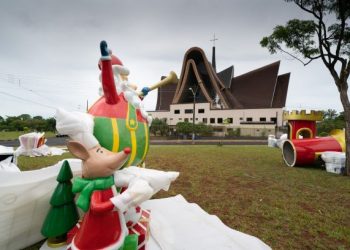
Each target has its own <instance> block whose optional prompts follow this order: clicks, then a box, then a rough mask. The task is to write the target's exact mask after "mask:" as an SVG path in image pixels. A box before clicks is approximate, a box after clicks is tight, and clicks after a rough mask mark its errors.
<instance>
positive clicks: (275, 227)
mask: <svg viewBox="0 0 350 250" xmlns="http://www.w3.org/2000/svg"><path fill="white" fill-rule="evenodd" d="M67 156H69V154H66V155H64V156H63V157H67ZM38 159H39V158H35V160H33V161H32V162H29V161H28V160H27V159H26V158H24V157H22V158H21V159H20V161H19V165H20V166H21V167H22V168H23V169H29V167H28V166H30V167H34V168H37V167H38V166H40V164H36V163H34V161H37V160H38ZM54 160H55V162H57V160H58V158H56V159H54ZM50 161H51V159H50V158H47V160H46V161H45V164H46V165H51V164H52V163H50ZM41 166H42V165H41ZM147 166H148V167H152V168H155V169H163V170H176V171H179V172H180V176H179V178H178V179H177V180H176V182H174V183H173V184H172V186H171V188H170V190H169V191H168V192H161V193H159V194H157V196H156V197H155V198H163V197H168V196H173V195H176V194H182V195H183V196H184V197H185V198H186V199H187V200H188V201H189V202H195V203H197V204H198V205H200V206H201V207H202V208H203V209H204V210H206V211H207V212H208V213H210V214H215V215H217V216H218V217H219V218H220V219H221V220H222V221H223V222H224V223H225V224H226V225H228V226H229V227H231V228H233V229H236V230H239V231H242V232H244V233H248V234H251V235H254V236H256V237H258V238H260V239H262V240H263V241H264V242H266V243H267V244H268V245H270V246H271V247H272V248H273V249H350V212H349V211H350V178H349V177H343V176H338V175H334V174H330V173H327V172H325V171H324V170H322V169H318V168H289V167H286V166H285V165H284V163H283V162H282V157H281V154H280V151H279V150H278V149H273V148H267V147H265V146H222V147H218V146H152V147H151V148H150V152H149V154H148V160H147ZM31 249H33V248H31Z"/></svg>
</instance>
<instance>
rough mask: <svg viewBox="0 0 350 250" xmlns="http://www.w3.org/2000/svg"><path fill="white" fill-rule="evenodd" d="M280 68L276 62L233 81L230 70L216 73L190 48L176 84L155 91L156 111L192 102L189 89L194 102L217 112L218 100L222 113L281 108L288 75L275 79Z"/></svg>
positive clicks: (286, 90) (208, 63)
mask: <svg viewBox="0 0 350 250" xmlns="http://www.w3.org/2000/svg"><path fill="white" fill-rule="evenodd" d="M279 65H280V62H279V61H278V62H275V63H272V64H269V65H266V66H264V67H261V68H259V69H256V70H253V71H250V72H248V73H245V74H243V75H240V76H237V77H234V68H233V66H231V67H228V68H227V69H225V70H223V71H221V72H219V73H216V72H215V70H214V69H213V67H212V65H211V63H210V62H209V61H208V59H207V57H206V55H205V53H204V51H203V50H202V49H201V48H198V47H193V48H191V49H189V50H188V51H187V52H186V54H185V56H184V60H183V64H182V69H181V74H180V79H179V82H178V84H177V85H168V86H164V87H161V88H160V89H159V90H158V100H157V106H156V110H157V111H160V110H169V107H170V104H181V103H191V102H193V94H192V92H191V91H190V88H192V89H196V90H197V95H196V102H199V103H200V102H209V103H210V104H211V107H212V108H218V103H216V101H217V100H218V99H219V100H220V108H222V109H253V108H282V107H284V106H285V102H286V97H287V92H288V84H289V76H290V73H287V74H284V75H281V76H278V69H279ZM175 86H176V87H175Z"/></svg>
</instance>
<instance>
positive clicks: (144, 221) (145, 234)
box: [129, 209, 151, 250]
mask: <svg viewBox="0 0 350 250" xmlns="http://www.w3.org/2000/svg"><path fill="white" fill-rule="evenodd" d="M150 215H151V212H150V210H144V209H142V210H141V218H140V220H139V222H138V223H136V224H135V225H134V226H133V227H131V228H129V234H130V235H131V234H137V235H138V237H139V239H138V248H137V249H138V250H145V249H146V243H147V241H148V238H149V233H150V230H149V223H150Z"/></svg>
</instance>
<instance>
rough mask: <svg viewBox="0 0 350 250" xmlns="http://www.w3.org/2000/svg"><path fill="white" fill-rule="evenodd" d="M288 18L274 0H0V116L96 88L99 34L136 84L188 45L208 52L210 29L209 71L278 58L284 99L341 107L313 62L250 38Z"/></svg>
mask: <svg viewBox="0 0 350 250" xmlns="http://www.w3.org/2000/svg"><path fill="white" fill-rule="evenodd" d="M292 18H303V19H307V18H309V17H308V16H307V15H306V14H304V13H303V12H301V11H300V10H299V9H298V8H296V7H295V6H294V5H293V4H291V3H286V2H284V1H283V0H222V1H220V0H215V1H207V0H196V1H184V0H176V1H165V0H163V1H162V0H148V1H126V0H124V1H117V0H114V1H106V0H104V1H98V0H84V1H83V0H75V1H71V0H51V1H47V0H31V1H26V0H22V1H20V0H3V1H0V32H1V33H0V38H1V40H0V41H1V42H0V116H6V115H19V114H23V113H28V114H31V115H42V116H45V117H49V116H53V115H54V111H55V110H54V108H55V107H62V108H65V109H67V110H81V111H84V110H85V108H86V102H87V100H88V101H89V104H90V105H91V104H92V103H93V102H94V101H95V100H96V99H97V98H98V95H97V94H98V88H99V86H100V83H99V81H98V75H99V69H98V68H97V62H98V60H99V57H100V51H99V42H100V41H101V40H106V41H107V42H108V45H109V47H110V48H111V49H112V51H113V53H114V54H115V55H117V56H118V57H119V58H120V59H121V60H122V61H123V63H124V65H125V66H127V67H128V68H129V69H130V71H131V73H130V77H129V80H130V81H131V82H134V83H136V84H137V85H138V86H139V87H140V88H142V87H143V86H150V85H152V84H154V83H156V82H157V81H159V79H160V77H161V76H162V75H167V74H168V73H169V72H170V71H171V70H174V71H175V72H176V73H177V74H180V71H181V66H182V60H183V56H184V54H185V52H186V51H187V50H188V49H189V48H191V47H193V46H198V47H201V48H202V49H204V51H205V52H206V55H207V57H208V58H209V59H210V58H211V47H212V43H211V42H210V39H212V37H213V34H214V33H215V34H216V37H217V38H218V39H219V40H218V41H216V55H217V57H216V60H217V69H218V71H220V70H222V69H224V68H226V67H228V66H230V65H234V67H235V76H237V75H240V74H243V73H246V72H248V71H250V70H254V69H256V68H258V67H262V66H264V65H266V64H269V63H272V62H275V61H277V60H281V66H280V72H279V74H283V73H286V72H291V79H290V83H289V92H288V97H287V104H286V107H287V108H288V109H291V108H306V109H328V108H333V109H337V110H338V111H341V110H342V106H341V104H340V101H339V97H338V93H337V90H336V87H335V85H334V83H333V82H332V79H331V77H330V75H329V73H328V72H327V71H326V69H325V67H324V66H323V65H322V63H321V62H313V63H311V65H309V66H307V67H304V66H303V65H302V64H301V63H299V62H297V61H295V60H291V59H290V58H289V57H287V56H285V55H281V54H278V55H274V56H272V55H270V54H269V53H268V51H267V49H265V48H262V47H261V46H260V45H259V42H260V40H261V38H262V37H263V36H266V35H269V34H271V32H272V29H273V28H274V27H275V26H276V25H277V24H285V23H286V22H287V21H288V20H289V19H292ZM156 97H157V95H156V91H153V92H151V93H150V94H149V95H148V96H147V97H146V98H145V106H146V109H147V110H154V109H155V104H156Z"/></svg>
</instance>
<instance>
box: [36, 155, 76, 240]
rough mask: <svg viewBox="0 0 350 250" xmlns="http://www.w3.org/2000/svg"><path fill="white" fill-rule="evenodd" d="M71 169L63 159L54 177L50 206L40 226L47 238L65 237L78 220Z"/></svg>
mask: <svg viewBox="0 0 350 250" xmlns="http://www.w3.org/2000/svg"><path fill="white" fill-rule="evenodd" d="M72 178H73V174H72V170H71V168H70V166H69V163H68V161H64V162H63V164H62V167H61V170H60V172H59V174H58V176H57V178H56V180H57V181H58V185H57V186H56V188H55V191H54V192H53V194H52V196H51V200H50V205H51V208H50V210H49V212H48V214H47V215H46V218H45V221H44V223H43V226H42V228H41V234H42V235H44V236H45V237H48V238H63V239H64V238H65V237H62V235H65V234H66V233H67V232H68V231H69V230H70V229H71V228H73V227H74V225H75V224H76V223H77V222H78V220H79V214H78V210H77V207H76V205H75V202H74V197H75V195H74V194H73V192H72V182H71V179H72Z"/></svg>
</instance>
